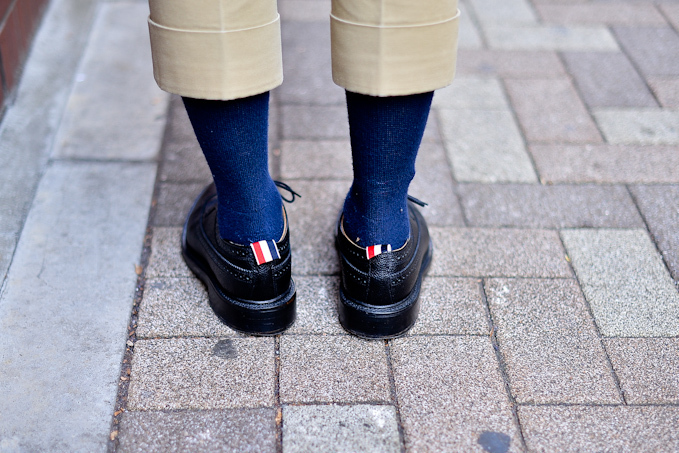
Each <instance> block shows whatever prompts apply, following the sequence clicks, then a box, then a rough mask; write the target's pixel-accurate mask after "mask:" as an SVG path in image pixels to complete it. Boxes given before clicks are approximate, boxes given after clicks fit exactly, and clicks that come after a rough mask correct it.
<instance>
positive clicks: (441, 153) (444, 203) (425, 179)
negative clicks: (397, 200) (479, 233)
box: [409, 143, 464, 226]
mask: <svg viewBox="0 0 679 453" xmlns="http://www.w3.org/2000/svg"><path fill="white" fill-rule="evenodd" d="M415 168H416V169H417V173H415V178H414V179H413V181H412V183H411V184H410V188H409V193H410V194H412V195H413V196H414V197H416V198H419V199H420V200H422V201H424V202H426V203H428V205H427V206H426V207H424V208H422V209H421V210H420V211H421V212H422V214H423V215H424V217H425V219H426V220H427V224H428V225H429V226H433V225H441V226H463V225H464V218H463V217H462V209H460V204H459V203H458V201H457V197H456V195H455V186H454V184H453V177H452V174H451V171H450V166H449V165H448V160H447V157H446V152H445V150H444V149H443V146H441V145H439V144H433V143H423V144H422V145H421V146H420V151H419V153H418V155H417V162H416V163H415Z"/></svg>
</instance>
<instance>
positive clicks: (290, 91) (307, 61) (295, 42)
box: [277, 0, 346, 118]
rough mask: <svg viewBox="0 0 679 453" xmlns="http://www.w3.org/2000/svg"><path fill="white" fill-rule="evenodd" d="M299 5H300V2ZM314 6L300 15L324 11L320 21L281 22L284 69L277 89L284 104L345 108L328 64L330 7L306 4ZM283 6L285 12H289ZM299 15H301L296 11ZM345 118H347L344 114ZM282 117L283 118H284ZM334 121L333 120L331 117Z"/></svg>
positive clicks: (340, 89)
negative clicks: (338, 105)
mask: <svg viewBox="0 0 679 453" xmlns="http://www.w3.org/2000/svg"><path fill="white" fill-rule="evenodd" d="M300 3H301V2H300ZM306 3H312V4H315V6H312V7H311V8H310V9H307V10H306V11H305V12H304V13H303V14H309V15H311V14H314V15H315V14H317V12H318V11H317V10H318V9H325V7H328V9H327V12H326V13H325V18H324V20H323V21H320V22H299V21H296V22H291V23H287V22H283V24H282V25H281V31H282V39H283V48H284V49H285V51H284V52H283V69H284V75H285V81H284V82H283V85H281V86H280V88H278V90H277V95H278V97H279V99H280V101H281V102H282V103H283V104H307V105H309V104H314V105H334V104H340V105H344V89H342V88H340V87H339V86H337V85H335V84H334V83H333V81H332V74H331V68H332V63H331V61H330V25H329V23H327V22H328V18H329V14H330V8H329V5H328V4H326V2H323V1H317V0H313V1H309V0H307V1H306V2H304V4H301V5H297V6H302V7H304V6H305V5H306ZM291 8H292V5H290V7H287V6H286V7H285V8H284V9H285V10H290V9H291ZM298 14H302V13H301V12H299V13H298ZM345 116H346V115H345ZM284 117H285V115H284ZM333 118H334V117H333Z"/></svg>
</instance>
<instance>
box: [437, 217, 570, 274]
mask: <svg viewBox="0 0 679 453" xmlns="http://www.w3.org/2000/svg"><path fill="white" fill-rule="evenodd" d="M430 232H431V236H432V241H433V242H434V247H435V252H434V262H433V263H432V269H431V275H437V276H438V275H441V276H443V275H447V276H465V277H484V276H486V277H552V278H560V277H563V278H569V277H572V273H571V271H570V268H569V267H568V263H567V262H566V259H565V252H564V250H563V247H562V246H561V241H560V240H559V236H558V234H557V233H556V232H555V231H548V230H517V229H506V230H503V229H481V228H465V229H462V228H431V229H430Z"/></svg>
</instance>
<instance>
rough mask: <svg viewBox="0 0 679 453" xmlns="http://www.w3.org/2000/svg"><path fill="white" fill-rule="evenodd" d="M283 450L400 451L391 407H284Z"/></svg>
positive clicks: (394, 415) (399, 442)
mask: <svg viewBox="0 0 679 453" xmlns="http://www.w3.org/2000/svg"><path fill="white" fill-rule="evenodd" d="M283 420H284V422H283V451H285V452H286V453H290V452H309V451H323V452H346V451H360V452H400V451H401V441H400V438H399V433H398V422H397V418H396V410H395V409H394V407H393V406H378V405H355V406H336V405H329V406H285V407H284V408H283Z"/></svg>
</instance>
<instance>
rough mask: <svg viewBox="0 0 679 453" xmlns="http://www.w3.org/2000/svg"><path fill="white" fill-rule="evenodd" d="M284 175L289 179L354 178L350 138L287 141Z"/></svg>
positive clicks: (283, 167) (282, 173)
mask: <svg viewBox="0 0 679 453" xmlns="http://www.w3.org/2000/svg"><path fill="white" fill-rule="evenodd" d="M281 176H282V177H283V178H285V179H317V180H318V179H348V180H352V179H353V177H354V174H353V170H352V166H351V143H350V142H349V140H348V139H347V140H284V141H283V142H282V143H281Z"/></svg>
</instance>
